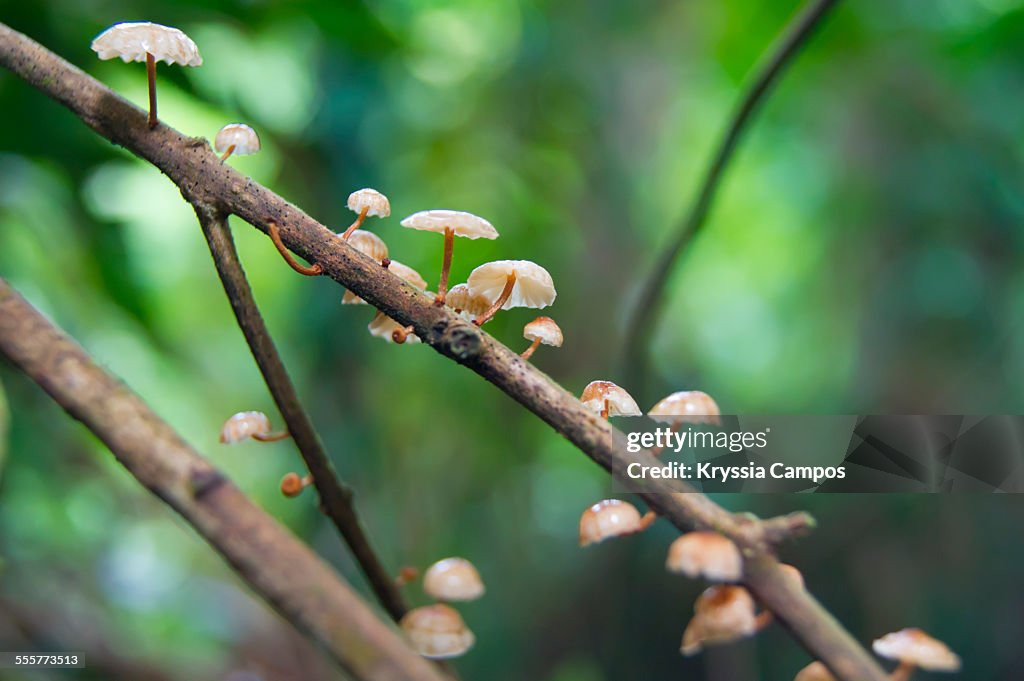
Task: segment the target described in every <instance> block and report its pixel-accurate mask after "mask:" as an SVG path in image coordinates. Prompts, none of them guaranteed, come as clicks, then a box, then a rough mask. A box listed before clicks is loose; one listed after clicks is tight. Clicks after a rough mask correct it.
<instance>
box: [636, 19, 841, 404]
mask: <svg viewBox="0 0 1024 681" xmlns="http://www.w3.org/2000/svg"><path fill="white" fill-rule="evenodd" d="M838 2H839V0H811V1H810V2H809V3H808V4H807V6H806V7H805V8H804V9H803V10H802V11H801V12H800V13H799V14H797V15H796V16H795V17H793V20H792V21H791V22H790V24H789V25H788V26H787V27H786V29H785V31H784V32H783V34H782V36H781V37H780V39H779V40H778V42H777V43H776V45H775V47H774V48H773V49H772V50H771V51H770V52H769V53H768V55H767V56H766V57H765V59H764V61H763V62H762V63H761V64H760V65H758V67H757V69H756V73H757V75H756V76H755V77H754V79H753V80H752V81H751V83H750V86H749V87H748V89H747V90H746V92H745V93H744V95H743V99H742V100H740V104H739V106H738V107H737V108H736V110H735V111H734V112H733V115H732V117H731V119H730V122H729V127H728V129H727V130H726V131H725V135H724V136H723V137H722V140H721V142H720V143H719V145H718V150H717V151H716V152H715V155H714V157H713V158H712V160H711V164H710V165H709V166H708V167H707V170H706V171H705V173H704V179H703V180H702V181H701V184H700V189H699V190H698V191H697V197H696V199H695V200H694V202H693V205H692V206H691V207H690V211H689V212H688V213H687V214H686V217H685V218H684V219H683V222H682V223H681V224H680V225H679V228H678V231H677V232H676V234H675V236H673V237H672V240H671V241H670V242H669V245H668V248H665V249H662V250H661V251H660V255H659V256H658V260H657V261H656V262H655V263H654V266H653V267H652V268H651V272H650V274H649V275H648V276H647V278H646V279H645V280H644V283H643V284H642V285H641V288H640V295H639V297H638V298H637V303H636V306H635V307H634V308H633V313H632V316H631V319H630V321H629V323H628V324H627V325H626V340H625V351H624V356H625V362H626V366H627V367H628V371H629V373H630V375H631V377H633V379H634V380H633V384H634V385H637V386H639V385H641V384H642V383H643V381H645V380H646V377H647V364H648V358H647V352H648V350H647V339H649V338H650V337H651V331H652V330H653V329H654V328H655V326H657V322H658V315H659V314H660V312H661V299H662V296H663V295H664V292H665V284H666V282H667V281H668V277H669V275H670V274H671V273H672V267H673V266H674V265H675V263H676V260H678V259H679V256H680V254H681V253H683V252H684V251H685V250H686V247H687V246H688V245H689V244H690V243H691V242H692V241H693V239H694V238H695V237H696V236H697V234H698V233H699V232H700V230H701V228H702V227H703V226H704V223H705V220H706V218H707V216H708V211H709V210H710V209H711V203H712V202H713V201H714V199H715V194H716V193H717V191H718V187H719V185H720V184H721V180H722V177H723V175H724V174H725V170H726V167H727V166H728V164H729V161H730V160H732V157H733V152H735V151H736V146H737V144H739V141H740V139H741V138H742V136H743V133H744V132H745V131H746V129H747V124H748V123H749V122H750V120H751V118H752V117H753V114H754V112H755V111H756V110H757V108H758V106H759V105H760V104H761V102H763V101H764V98H765V97H766V96H767V95H768V93H769V92H770V91H771V89H772V86H773V85H775V83H776V82H777V81H778V79H779V77H780V76H781V75H782V73H783V72H784V71H785V70H786V67H787V66H788V65H789V64H790V63H792V61H793V58H794V57H796V55H797V54H799V52H800V49H801V48H802V47H803V46H804V45H806V44H807V41H808V40H809V39H810V37H811V35H812V34H813V33H814V31H815V29H816V28H818V26H820V25H821V22H822V20H823V19H824V18H825V16H826V15H827V14H828V12H829V10H831V9H832V8H833V7H835V6H836V5H837V4H838Z"/></svg>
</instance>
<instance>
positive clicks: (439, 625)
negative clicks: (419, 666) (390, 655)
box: [399, 603, 476, 660]
mask: <svg viewBox="0 0 1024 681" xmlns="http://www.w3.org/2000/svg"><path fill="white" fill-rule="evenodd" d="M399 626H400V627H401V628H402V631H404V632H405V635H406V636H408V637H409V642H410V643H411V644H412V647H413V649H414V650H415V651H416V652H417V653H419V654H420V655H422V656H423V657H427V658H431V659H435V660H438V659H444V658H448V657H458V656H459V655H462V654H464V653H465V652H466V651H467V650H469V649H470V648H472V647H473V644H474V643H476V637H475V636H474V635H473V632H472V631H470V630H469V629H468V628H467V627H466V623H465V622H463V621H462V616H461V615H460V614H459V613H458V612H456V611H455V610H454V609H452V608H450V607H448V606H447V605H444V604H442V603H436V604H434V605H426V606H423V607H422V608H416V609H414V610H410V611H409V612H407V613H406V614H405V616H404V617H403V618H402V620H401V621H400V622H399Z"/></svg>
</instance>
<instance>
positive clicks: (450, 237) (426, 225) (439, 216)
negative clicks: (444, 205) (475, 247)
mask: <svg viewBox="0 0 1024 681" xmlns="http://www.w3.org/2000/svg"><path fill="white" fill-rule="evenodd" d="M402 227H407V228H409V229H418V230H422V231H426V232H439V233H441V234H444V258H443V260H442V261H441V279H440V282H439V283H438V285H437V299H436V301H435V302H436V304H438V305H444V301H445V298H446V296H447V294H448V273H449V272H450V271H451V268H452V249H453V248H454V247H455V237H457V236H461V237H465V238H467V239H481V238H483V239H497V238H498V230H496V229H494V225H492V224H491V223H490V222H488V221H487V220H484V219H483V218H482V217H480V216H479V215H473V214H472V213H466V212H463V211H459V210H421V211H420V212H418V213H413V214H412V215H410V216H409V217H407V218H405V219H404V220H402Z"/></svg>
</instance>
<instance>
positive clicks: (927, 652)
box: [871, 629, 960, 672]
mask: <svg viewBox="0 0 1024 681" xmlns="http://www.w3.org/2000/svg"><path fill="white" fill-rule="evenodd" d="M871 647H872V649H874V651H875V652H876V653H878V654H879V655H881V656H882V657H887V658H889V659H890V660H898V661H900V662H904V663H907V664H912V665H914V666H915V667H920V668H921V669H925V670H928V671H933V672H955V671H957V670H959V669H960V658H959V657H958V656H957V654H956V653H954V652H953V651H952V650H950V649H949V647H948V646H946V644H945V643H943V642H942V641H939V640H938V639H935V638H932V637H931V636H929V635H928V634H926V633H925V632H923V631H922V630H920V629H901V630H900V631H896V632H893V633H891V634H886V635H885V636H883V637H882V638H880V639H876V640H875V642H874V643H872V644H871Z"/></svg>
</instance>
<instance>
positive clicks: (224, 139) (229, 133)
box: [213, 123, 260, 156]
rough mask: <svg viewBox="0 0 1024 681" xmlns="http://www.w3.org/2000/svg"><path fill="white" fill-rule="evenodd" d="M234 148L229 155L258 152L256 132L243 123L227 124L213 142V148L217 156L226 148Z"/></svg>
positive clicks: (258, 141) (258, 145) (258, 144)
mask: <svg viewBox="0 0 1024 681" xmlns="http://www.w3.org/2000/svg"><path fill="white" fill-rule="evenodd" d="M231 146H234V147H235V149H234V151H232V152H231V153H232V154H234V155H235V156H245V155H247V154H255V153H256V152H257V151H259V150H260V138H259V135H257V134H256V131H255V130H253V129H252V128H250V127H249V126H248V125H246V124H245V123H228V124H227V125H225V126H224V127H223V128H221V129H220V132H218V133H217V137H216V138H214V140H213V148H214V149H215V150H216V151H217V153H218V154H223V153H224V152H225V151H227V150H228V147H231Z"/></svg>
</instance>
